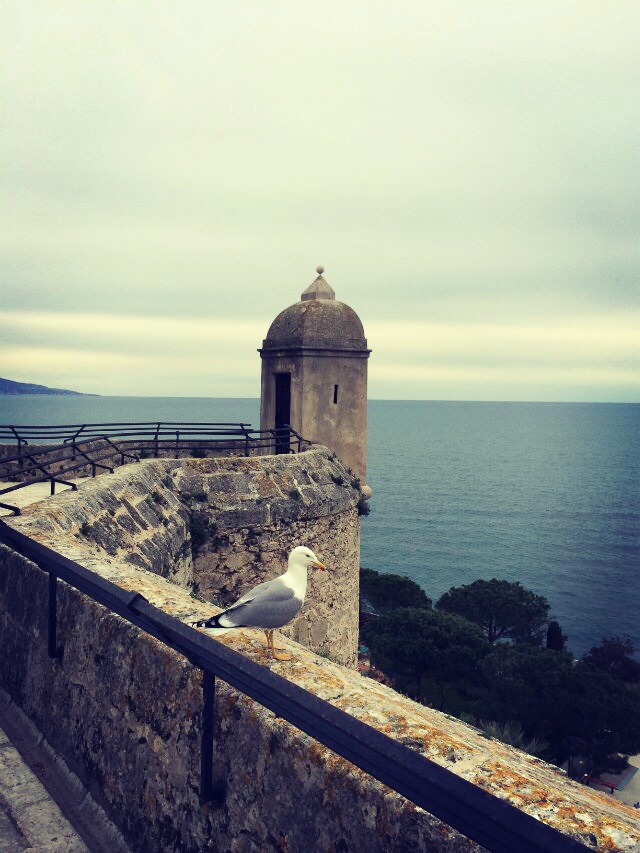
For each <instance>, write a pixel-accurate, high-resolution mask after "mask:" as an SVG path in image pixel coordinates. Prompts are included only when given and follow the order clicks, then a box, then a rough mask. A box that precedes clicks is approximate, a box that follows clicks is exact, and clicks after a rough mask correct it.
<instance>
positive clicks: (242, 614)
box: [218, 578, 302, 628]
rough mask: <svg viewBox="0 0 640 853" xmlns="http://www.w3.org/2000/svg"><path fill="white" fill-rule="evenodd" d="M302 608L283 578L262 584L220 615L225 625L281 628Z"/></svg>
mask: <svg viewBox="0 0 640 853" xmlns="http://www.w3.org/2000/svg"><path fill="white" fill-rule="evenodd" d="M301 607H302V600H301V599H300V598H296V597H295V595H294V594H293V590H292V589H291V588H290V587H288V586H287V585H286V584H284V583H283V582H282V580H281V578H275V579H274V580H272V581H265V582H264V583H260V584H258V586H256V587H254V588H253V589H252V590H250V592H248V593H246V594H245V595H243V596H242V598H240V599H238V601H236V603H235V604H232V605H231V607H229V608H227V610H225V612H224V613H221V614H220V615H219V617H218V624H219V625H220V626H221V627H224V628H281V627H282V626H283V625H286V624H287V622H290V621H291V620H292V619H293V617H294V616H295V615H296V614H297V612H298V611H299V610H300V608H301Z"/></svg>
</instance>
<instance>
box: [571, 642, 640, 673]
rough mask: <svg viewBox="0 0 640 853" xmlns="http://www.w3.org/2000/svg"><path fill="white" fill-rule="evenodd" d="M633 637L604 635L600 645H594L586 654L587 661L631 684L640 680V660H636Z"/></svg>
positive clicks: (584, 658) (585, 660) (585, 659)
mask: <svg viewBox="0 0 640 853" xmlns="http://www.w3.org/2000/svg"><path fill="white" fill-rule="evenodd" d="M634 651H635V649H634V647H633V643H632V642H631V637H629V636H625V637H623V638H621V637H604V638H603V640H602V642H601V643H600V645H599V646H593V647H592V648H591V649H589V651H588V652H587V653H586V655H584V657H583V658H582V660H583V661H584V662H585V663H588V664H591V665H592V666H596V667H598V669H601V670H603V671H604V672H608V673H609V675H613V676H615V677H616V678H621V679H622V680H623V681H627V682H629V683H630V684H638V683H639V682H640V662H639V661H637V660H634V658H633V654H634Z"/></svg>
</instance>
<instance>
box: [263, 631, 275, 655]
mask: <svg viewBox="0 0 640 853" xmlns="http://www.w3.org/2000/svg"><path fill="white" fill-rule="evenodd" d="M264 633H265V637H266V638H267V655H269V653H271V654H273V628H272V629H270V630H269V629H267V628H265V629H264Z"/></svg>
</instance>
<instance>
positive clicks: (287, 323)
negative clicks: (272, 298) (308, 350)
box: [263, 267, 367, 351]
mask: <svg viewBox="0 0 640 853" xmlns="http://www.w3.org/2000/svg"><path fill="white" fill-rule="evenodd" d="M322 272H323V269H322V267H318V273H319V275H318V277H317V278H316V279H315V280H314V281H313V282H312V283H311V284H310V285H309V287H307V289H306V290H305V291H304V292H303V293H302V296H301V299H300V302H296V303H295V304H294V305H290V306H289V307H288V308H285V309H284V311H281V312H280V313H279V314H278V316H277V317H276V318H275V320H274V321H273V323H272V324H271V326H270V327H269V331H268V332H267V337H266V338H265V340H264V343H263V348H265V349H281V348H283V347H286V348H290V347H312V348H322V349H341V350H360V351H362V350H366V349H367V340H366V338H365V336H364V329H363V327H362V323H361V322H360V318H359V317H358V315H357V314H356V312H355V311H354V310H353V308H350V307H349V306H348V305H345V303H344V302H338V300H337V299H336V298H335V293H334V291H333V289H332V287H331V285H330V284H328V282H326V281H325V279H324V278H323V277H322Z"/></svg>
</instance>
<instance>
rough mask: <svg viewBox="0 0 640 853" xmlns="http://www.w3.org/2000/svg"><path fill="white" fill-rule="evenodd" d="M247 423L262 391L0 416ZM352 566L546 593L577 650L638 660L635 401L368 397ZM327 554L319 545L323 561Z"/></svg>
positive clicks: (255, 420)
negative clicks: (622, 649)
mask: <svg viewBox="0 0 640 853" xmlns="http://www.w3.org/2000/svg"><path fill="white" fill-rule="evenodd" d="M158 420H161V421H191V422H194V421H199V422H205V421H211V422H224V421H229V422H244V423H250V424H252V425H254V427H256V428H257V427H258V426H259V400H257V399H221V398H183V397H181V398H169V397H85V396H78V397H76V396H39V395H33V396H32V395H19V396H1V397H0V423H2V424H81V423H103V422H115V421H145V422H149V421H158ZM367 482H368V483H369V485H370V486H371V488H372V489H373V497H372V499H371V501H370V505H371V513H370V514H369V515H368V516H367V517H363V519H362V550H361V564H362V565H363V566H367V567H368V568H372V569H375V570H376V571H380V572H393V573H396V574H401V575H405V576H406V577H409V578H411V579H413V580H414V581H416V582H417V583H419V584H420V586H421V587H422V588H423V589H424V590H425V592H426V593H427V595H428V596H430V598H431V599H432V600H433V601H434V603H435V602H436V601H437V600H438V598H439V597H440V596H441V595H442V594H443V593H444V592H446V591H447V590H448V589H449V588H450V587H452V586H460V585H462V584H467V583H471V582H472V581H474V580H476V579H477V578H485V579H487V580H488V579H491V578H499V579H505V580H508V581H519V582H520V583H521V584H522V585H523V586H525V587H527V588H528V589H531V590H533V591H534V592H536V593H538V594H540V595H544V596H545V597H546V598H547V600H548V601H549V602H550V605H551V613H552V615H553V616H554V617H555V618H556V619H557V620H558V621H559V622H560V625H561V627H562V630H563V632H564V633H565V634H566V635H567V638H568V639H567V646H568V648H569V649H570V650H571V651H572V652H573V654H574V655H575V656H576V657H580V656H581V655H583V654H584V653H585V652H586V651H588V650H589V648H591V646H593V645H597V644H598V643H599V642H600V641H601V639H602V638H603V637H605V636H620V637H623V636H625V635H628V636H629V637H630V638H631V640H632V642H633V643H634V646H635V648H636V657H639V658H640V655H639V654H638V653H639V652H640V404H623V403H621V404H608V403H521V402H514V403H507V402H495V403H489V402H445V401H397V400H393V401H387V400H371V401H369V410H368V450H367ZM330 556H331V555H329V554H323V557H324V558H325V560H330Z"/></svg>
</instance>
